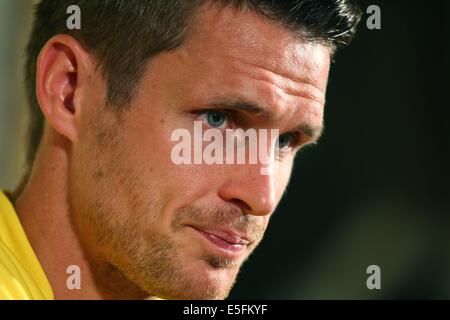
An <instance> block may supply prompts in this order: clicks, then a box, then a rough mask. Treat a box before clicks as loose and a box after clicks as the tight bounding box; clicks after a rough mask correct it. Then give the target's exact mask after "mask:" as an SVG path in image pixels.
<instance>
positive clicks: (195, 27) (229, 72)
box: [0, 0, 360, 299]
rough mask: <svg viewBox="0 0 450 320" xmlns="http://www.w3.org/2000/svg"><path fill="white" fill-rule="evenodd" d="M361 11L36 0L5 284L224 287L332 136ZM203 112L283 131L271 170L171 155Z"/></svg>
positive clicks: (3, 287)
mask: <svg viewBox="0 0 450 320" xmlns="http://www.w3.org/2000/svg"><path fill="white" fill-rule="evenodd" d="M69 5H77V6H78V7H79V8H80V12H81V20H80V21H81V28H80V29H75V30H69V29H68V28H67V25H66V19H67V17H68V15H67V13H66V10H67V8H68V6H69ZM359 16H360V12H359V10H358V8H357V6H356V5H355V4H354V3H353V2H352V1H349V0H324V1H311V0H295V1H294V0H292V1H288V0H283V1H281V0H280V1H269V0H268V1H255V0H253V1H250V0H248V1H246V0H241V1H240V0H235V1H231V0H230V1H226V0H223V1H219V0H217V1H212V0H210V1H207V0H205V1H200V0H198V1H194V0H192V1H172V0H164V1H162V0H161V1H156V0H155V1H137V0H136V1H120V0H109V1H100V0H97V1H92V0H79V1H61V0H57V1H49V0H44V1H42V2H41V3H40V4H38V6H37V10H36V17H35V23H34V29H33V33H32V35H31V38H30V42H29V45H28V49H27V65H26V80H27V84H28V97H29V101H30V105H31V110H32V123H31V128H30V147H29V153H28V160H29V165H30V169H29V172H28V174H27V175H26V177H25V178H24V180H23V182H22V183H21V185H20V187H19V188H18V190H16V192H15V193H14V194H7V193H5V194H2V195H0V231H1V234H0V239H1V240H0V297H2V298H11V299H53V298H56V299H148V298H164V299H223V298H226V297H227V296H228V294H229V291H230V290H231V288H232V286H233V284H234V282H235V279H236V277H237V274H238V271H239V268H240V266H241V265H242V263H243V262H244V261H245V260H246V259H247V258H248V256H249V255H250V254H251V252H253V250H254V249H255V248H256V246H257V245H258V244H259V243H260V241H261V239H262V237H263V234H264V231H265V230H266V228H267V225H268V222H269V218H270V216H271V215H272V214H273V212H274V210H275V208H276V206H277V204H278V202H279V201H280V199H281V197H282V195H283V192H284V190H285V188H286V186H287V184H288V180H289V177H290V174H291V169H292V165H293V160H294V156H295V153H296V152H297V151H298V150H299V149H300V148H301V147H302V146H304V145H306V144H310V143H314V142H316V141H317V139H318V138H319V136H320V133H321V129H322V126H323V112H324V103H325V91H326V86H327V79H328V73H329V67H330V60H331V58H332V56H333V54H334V52H335V50H336V49H337V48H338V47H339V46H340V45H342V44H346V43H348V42H349V41H350V40H351V38H352V37H353V35H354V32H355V28H356V25H357V23H358V21H359ZM195 122H197V123H200V124H201V127H202V128H203V129H205V130H208V129H214V130H217V131H220V132H225V131H226V130H229V129H230V130H231V129H239V128H240V129H249V128H254V129H258V130H261V129H276V130H278V131H277V132H279V136H277V137H276V138H275V143H273V142H274V141H272V140H271V139H269V141H268V143H267V144H268V145H269V148H268V149H269V151H268V152H269V153H270V154H274V153H275V151H276V153H277V157H276V159H274V160H273V161H272V162H276V163H270V166H271V167H272V168H273V170H271V171H270V174H262V173H261V170H260V169H261V166H262V165H261V164H249V163H246V164H236V165H233V164H228V163H227V164H212V165H211V164H206V163H203V162H201V163H193V164H192V165H186V164H184V165H180V164H177V163H175V162H174V161H173V157H171V155H172V153H173V148H174V146H175V145H176V143H175V142H174V141H173V139H172V138H173V133H174V132H175V131H176V130H179V129H185V130H188V132H192V131H193V128H194V123H195ZM196 139H198V137H197V138H196ZM71 270H73V271H74V273H73V274H72V273H71V272H72V271H71ZM68 272H69V274H68ZM72 275H73V276H74V277H75V276H76V277H78V278H76V277H75V278H72V279H68V278H69V277H71V276H72ZM77 279H78V280H77ZM72 281H73V282H72Z"/></svg>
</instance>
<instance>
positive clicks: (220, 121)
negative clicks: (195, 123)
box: [205, 111, 228, 128]
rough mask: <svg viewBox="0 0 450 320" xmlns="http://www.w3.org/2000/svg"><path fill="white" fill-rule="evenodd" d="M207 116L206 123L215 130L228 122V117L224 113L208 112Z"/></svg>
mask: <svg viewBox="0 0 450 320" xmlns="http://www.w3.org/2000/svg"><path fill="white" fill-rule="evenodd" d="M205 116H206V122H207V123H208V125H210V126H211V127H213V128H220V127H222V126H223V125H224V124H225V123H226V122H227V121H228V115H227V114H226V113H225V112H222V111H208V112H206V113H205Z"/></svg>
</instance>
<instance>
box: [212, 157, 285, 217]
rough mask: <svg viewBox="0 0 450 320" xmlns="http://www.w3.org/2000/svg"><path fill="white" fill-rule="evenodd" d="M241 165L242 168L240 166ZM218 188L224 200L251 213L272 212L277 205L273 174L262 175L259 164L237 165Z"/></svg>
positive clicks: (256, 214)
mask: <svg viewBox="0 0 450 320" xmlns="http://www.w3.org/2000/svg"><path fill="white" fill-rule="evenodd" d="M239 167H240V168H239ZM227 175H228V178H227V179H226V180H225V182H224V183H223V184H222V186H221V187H220V188H219V190H218V194H219V196H220V197H221V198H222V200H224V201H227V202H231V203H233V204H235V205H238V206H239V207H241V209H242V210H243V211H244V212H245V213H247V214H251V215H255V216H264V215H268V214H271V213H272V212H273V211H274V210H275V207H276V202H277V201H276V191H275V180H274V178H273V175H262V174H261V167H260V166H259V165H237V166H233V168H231V169H230V172H229V173H228V174H227Z"/></svg>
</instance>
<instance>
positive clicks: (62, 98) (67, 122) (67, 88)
mask: <svg viewBox="0 0 450 320" xmlns="http://www.w3.org/2000/svg"><path fill="white" fill-rule="evenodd" d="M77 50H79V46H78V43H77V42H76V40H74V39H73V38H71V37H69V36H65V35H58V36H55V37H54V38H52V39H50V40H49V41H48V42H47V44H46V45H45V46H44V48H43V49H42V51H41V53H40V55H39V58H38V61H37V70H36V94H37V98H38V101H39V105H40V107H41V110H42V112H43V114H44V116H45V118H46V120H47V121H48V123H49V125H50V126H51V127H52V128H53V129H54V130H55V131H57V132H58V133H59V134H61V135H63V136H64V137H66V138H67V139H69V140H70V141H72V142H73V141H74V140H75V139H76V136H77V122H76V114H77V113H79V110H77V107H78V106H77V104H76V103H75V100H74V99H75V95H76V94H77V93H78V92H79V91H78V90H77V89H78V86H79V81H78V80H79V71H80V70H79V69H78V66H79V61H78V60H79V59H81V57H80V55H79V54H78V52H77Z"/></svg>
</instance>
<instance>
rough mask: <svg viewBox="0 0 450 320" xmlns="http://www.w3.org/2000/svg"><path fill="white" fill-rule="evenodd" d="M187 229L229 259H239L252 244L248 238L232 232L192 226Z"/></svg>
mask: <svg viewBox="0 0 450 320" xmlns="http://www.w3.org/2000/svg"><path fill="white" fill-rule="evenodd" d="M187 227H189V228H190V229H191V230H193V231H194V232H195V233H196V234H198V235H199V236H201V237H202V238H203V239H205V240H207V241H208V242H209V244H211V245H213V247H214V248H215V249H216V250H218V251H220V253H222V254H223V255H226V256H228V257H229V258H239V257H240V256H241V255H242V254H243V253H244V251H245V249H246V248H247V246H248V245H249V244H250V243H251V242H250V240H248V238H247V237H245V236H242V235H238V234H237V233H236V232H233V231H231V230H213V229H206V228H202V227H197V226H192V225H188V226H187Z"/></svg>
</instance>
